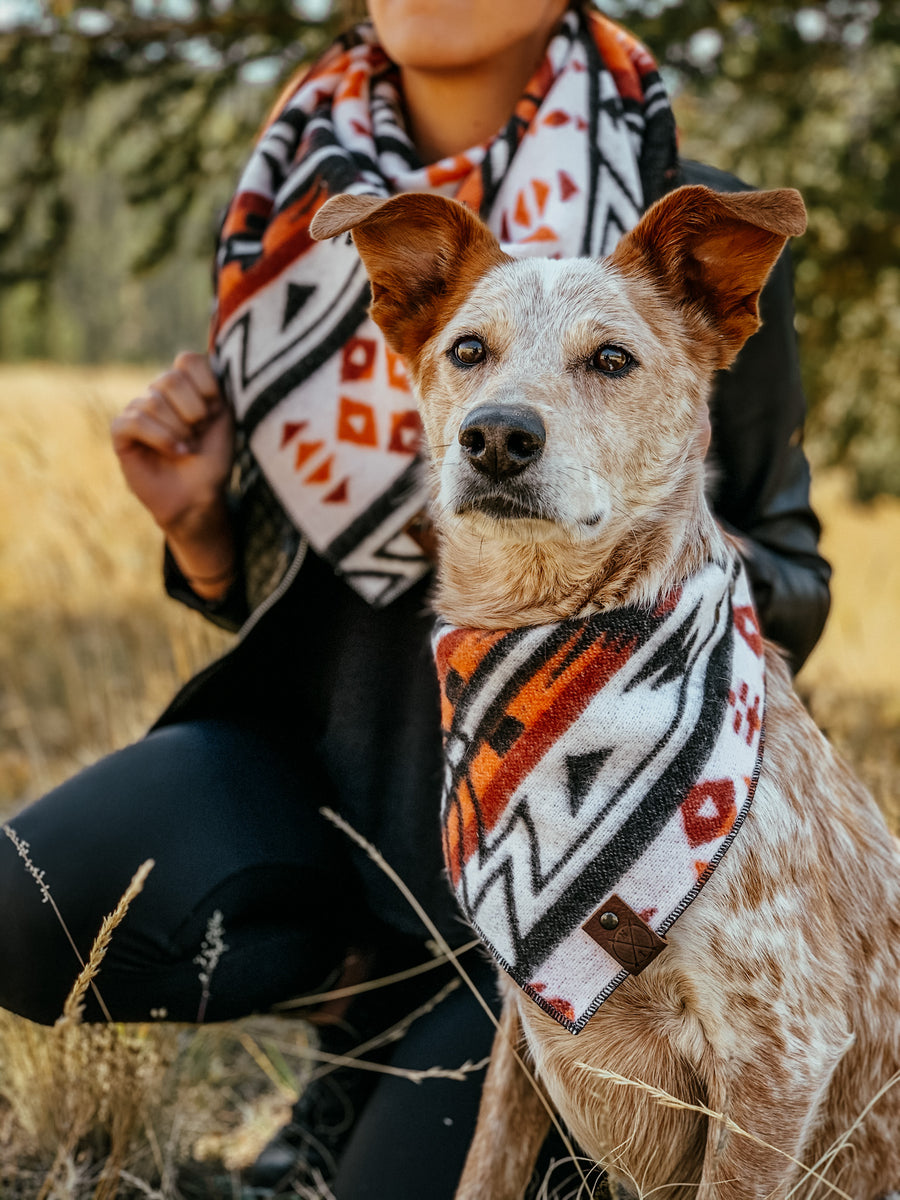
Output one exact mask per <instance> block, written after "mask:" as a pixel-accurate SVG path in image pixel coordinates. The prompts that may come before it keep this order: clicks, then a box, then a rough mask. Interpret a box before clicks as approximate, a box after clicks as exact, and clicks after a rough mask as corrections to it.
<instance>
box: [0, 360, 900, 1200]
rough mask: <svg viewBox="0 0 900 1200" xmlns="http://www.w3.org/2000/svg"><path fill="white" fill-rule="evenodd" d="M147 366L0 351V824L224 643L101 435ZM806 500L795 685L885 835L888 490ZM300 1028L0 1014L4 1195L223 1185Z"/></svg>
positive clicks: (893, 572)
mask: <svg viewBox="0 0 900 1200" xmlns="http://www.w3.org/2000/svg"><path fill="white" fill-rule="evenodd" d="M152 373H153V372H152V370H147V369H133V368H128V369H126V368H122V367H108V368H90V369H88V368H79V369H75V368H64V367H59V366H51V365H28V366H2V365H0V514H2V516H0V821H3V820H11V821H12V824H13V825H14V824H15V821H14V819H13V818H14V813H15V812H16V810H17V809H18V808H19V807H21V805H22V804H24V803H25V802H26V801H27V800H28V799H30V798H33V797H36V796H38V795H40V794H41V793H42V792H43V791H45V790H46V789H47V788H49V787H50V786H52V785H53V784H54V783H56V782H59V781H60V780H62V779H64V778H66V777H67V776H68V775H69V774H71V773H72V772H73V771H75V770H77V769H78V768H80V767H81V766H83V765H85V764H87V763H89V762H91V761H93V760H94V759H95V758H97V757H98V756H100V755H102V754H103V753H105V752H107V751H109V750H111V749H113V748H115V747H116V746H119V745H121V744H123V743H124V742H126V741H128V740H130V739H133V738H135V737H137V736H140V734H141V732H142V731H143V730H144V729H145V728H146V727H147V725H148V724H149V723H150V722H151V721H152V720H153V718H154V716H155V715H156V714H157V713H158V712H159V711H160V710H161V709H162V708H163V706H164V705H165V704H166V702H167V701H168V699H169V698H170V696H171V694H172V692H173V691H174V690H175V688H176V687H177V686H178V685H179V684H180V683H182V682H183V681H184V680H186V679H187V678H189V677H190V675H191V674H192V673H193V672H194V671H196V670H197V669H198V667H200V666H201V665H202V664H203V663H204V662H206V661H208V659H209V658H210V657H211V656H213V655H214V654H216V653H218V652H220V651H221V650H222V649H223V648H224V647H225V646H227V644H228V638H227V637H226V635H224V634H222V633H220V632H219V631H217V630H215V629H213V628H211V627H210V626H209V625H207V624H206V623H205V622H204V621H203V620H202V619H201V618H199V617H198V616H197V615H196V614H193V613H190V612H187V611H185V610H183V609H182V608H181V606H179V605H177V604H175V603H173V602H172V601H170V600H168V599H167V598H165V597H164V596H163V594H162V592H161V587H160V582H159V567H160V557H161V552H160V545H159V538H158V536H157V534H156V532H155V530H154V528H153V526H152V524H151V522H150V520H149V518H148V517H147V516H146V515H145V514H144V513H143V511H142V510H141V508H140V506H139V505H138V504H137V503H136V501H134V500H133V499H132V498H131V497H130V496H129V495H128V493H127V492H126V490H125V488H124V485H123V484H122V482H121V480H120V477H119V474H118V469H117V466H116V463H115V459H114V456H113V454H112V451H111V449H110V448H109V444H108V436H107V427H108V422H109V418H110V415H111V414H112V413H113V412H114V411H116V409H118V408H119V407H121V406H122V405H124V404H125V403H126V402H127V401H128V399H129V398H130V397H131V396H132V395H134V394H136V392H137V391H139V390H140V389H141V388H142V387H143V385H144V383H145V382H146V381H147V379H148V378H149V377H150V375H152ZM815 503H816V507H817V509H818V511H819V513H820V515H821V517H822V519H823V523H824V526H825V534H824V548H825V553H826V555H827V556H828V557H829V558H830V559H831V561H832V562H833V564H834V566H835V581H834V607H833V611H832V616H831V619H830V622H829V626H828V629H827V632H826V634H825V636H824V638H823V640H822V642H821V644H820V645H819V647H817V649H816V651H815V653H814V655H813V657H812V658H811V660H810V662H809V663H808V664H807V666H806V667H805V668H804V671H803V672H802V675H801V677H800V679H799V686H800V689H801V692H802V693H803V695H804V697H805V698H806V700H807V702H808V703H809V705H810V707H811V709H812V711H813V713H814V715H815V716H816V718H817V719H818V721H819V723H820V724H821V725H822V726H823V727H824V728H825V729H826V730H827V732H828V733H829V735H830V736H831V738H832V740H833V741H834V742H835V743H836V745H837V746H838V747H839V748H840V749H841V750H842V751H843V753H844V754H845V756H846V757H847V758H848V759H849V760H850V761H851V763H852V764H853V765H854V766H855V768H856V769H857V771H858V772H859V773H860V774H861V775H862V777H863V778H864V779H865V781H866V782H867V783H868V785H869V786H870V787H871V789H872V790H873V792H874V794H875V796H876V798H877V800H878V802H879V803H880V804H881V806H882V808H883V809H884V811H885V813H886V814H887V816H888V819H889V821H890V823H891V825H892V827H893V828H894V829H895V831H898V832H900V782H898V773H900V772H898V769H900V637H898V635H897V625H896V622H897V619H898V616H900V556H898V554H897V548H898V547H900V502H898V501H896V500H889V499H882V500H880V501H878V502H876V503H875V504H873V505H871V506H869V507H866V508H861V507H859V506H857V505H855V504H853V503H852V502H851V501H850V499H849V498H848V495H847V489H846V485H845V481H844V479H843V477H842V476H841V475H840V474H839V473H821V474H820V476H819V477H817V481H816V489H815ZM35 865H36V867H37V868H40V863H37V864H35ZM47 883H48V884H49V886H50V888H51V890H52V880H48V881H47ZM113 936H114V935H113ZM77 971H78V964H77V963H75V961H74V958H73V982H74V979H75V976H76V974H77ZM100 980H101V982H102V968H101V976H100ZM305 1044H306V1043H305V1034H304V1032H303V1029H302V1027H298V1023H296V1022H286V1021H284V1020H283V1019H277V1018H271V1017H269V1018H259V1019H256V1020H253V1021H249V1022H246V1023H240V1024H237V1025H234V1026H225V1027H218V1028H216V1029H212V1030H206V1031H201V1032H196V1031H188V1030H184V1029H176V1028H174V1027H154V1028H153V1029H152V1030H150V1029H145V1028H142V1027H128V1028H126V1027H122V1026H115V1025H112V1026H109V1027H104V1028H98V1029H88V1030H84V1029H81V1028H79V1027H77V1026H71V1025H70V1026H64V1027H62V1028H60V1029H58V1030H53V1031H45V1030H39V1029H37V1028H36V1027H34V1026H30V1025H29V1024H28V1023H26V1022H23V1021H18V1020H16V1019H14V1018H10V1017H8V1016H5V1015H3V1014H0V1200H7V1197H14V1196H15V1197H21V1198H31V1197H40V1198H41V1200H57V1198H58V1200H82V1198H86V1197H95V1198H96V1200H109V1198H111V1197H113V1196H115V1195H120V1196H129V1197H131V1196H138V1195H146V1196H154V1197H160V1198H162V1200H168V1197H170V1196H171V1197H176V1196H180V1195H188V1194H190V1193H189V1192H187V1191H185V1190H184V1184H183V1181H182V1182H178V1177H179V1170H180V1168H182V1167H183V1165H184V1163H185V1162H188V1161H190V1160H191V1159H202V1158H203V1157H211V1158H214V1159H219V1160H221V1161H222V1163H223V1164H224V1165H223V1167H222V1168H221V1170H222V1171H224V1178H225V1180H226V1182H227V1180H228V1178H230V1179H231V1181H232V1183H233V1184H234V1187H235V1188H237V1184H236V1176H235V1175H233V1174H232V1175H231V1176H229V1174H228V1173H229V1171H231V1172H233V1171H235V1170H236V1169H237V1168H239V1167H240V1166H241V1165H242V1164H243V1163H245V1162H247V1161H249V1160H250V1159H252V1157H253V1156H254V1154H255V1151H256V1150H257V1149H258V1147H259V1146H260V1145H261V1144H262V1143H263V1142H264V1141H265V1139H266V1137H267V1135H268V1133H269V1132H270V1131H271V1130H272V1129H273V1128H274V1127H275V1126H276V1125H277V1123H278V1122H279V1120H280V1119H281V1118H282V1117H283V1115H284V1113H285V1112H286V1108H287V1105H288V1103H289V1101H290V1099H291V1097H292V1096H293V1095H294V1094H295V1091H296V1086H297V1080H298V1078H299V1077H300V1076H301V1075H302V1073H303V1071H304V1069H305V1067H304V1059H303V1049H304V1046H305ZM222 1186H223V1187H224V1186H225V1185H224V1184H223V1185H222ZM196 1194H198V1195H199V1194H204V1193H202V1192H198V1193H196ZM210 1194H212V1193H210ZM218 1194H221V1195H228V1194H232V1192H231V1191H230V1190H227V1191H221V1192H219V1193H218ZM233 1194H235V1195H238V1194H239V1191H234V1193H233Z"/></svg>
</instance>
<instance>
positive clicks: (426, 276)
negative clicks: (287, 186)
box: [310, 192, 509, 358]
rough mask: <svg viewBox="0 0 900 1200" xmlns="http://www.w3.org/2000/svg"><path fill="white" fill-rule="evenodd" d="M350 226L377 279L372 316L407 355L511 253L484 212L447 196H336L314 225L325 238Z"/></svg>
mask: <svg viewBox="0 0 900 1200" xmlns="http://www.w3.org/2000/svg"><path fill="white" fill-rule="evenodd" d="M347 230H350V232H351V233H352V235H353V241H354V242H355V243H356V249H357V250H358V251H359V256H360V258H361V259H362V261H363V266H364V267H365V268H366V271H367V273H368V276H369V279H370V281H371V283H372V307H371V309H370V312H371V314H372V319H373V320H374V321H375V323H376V324H377V325H379V326H380V328H381V330H382V332H383V333H384V336H385V338H386V339H387V341H388V344H389V345H390V346H391V348H392V349H393V350H396V351H397V352H398V353H399V354H403V355H405V356H407V357H408V358H414V357H415V354H416V351H417V350H418V349H419V348H420V347H421V346H422V345H423V344H424V342H426V341H427V340H428V338H429V337H430V336H431V335H432V333H433V332H434V331H435V330H436V329H438V328H439V327H440V326H441V325H442V324H444V322H445V321H446V320H447V318H448V317H449V316H450V314H451V313H452V311H453V310H454V309H455V308H458V307H459V305H460V304H461V303H462V301H463V300H464V299H465V297H466V296H467V295H468V293H469V291H471V288H472V286H473V284H474V283H475V282H476V281H477V279H478V278H479V277H480V276H481V275H483V274H484V273H485V272H486V271H487V270H489V269H490V268H491V267H492V266H496V265H498V264H500V263H502V262H508V261H509V259H508V257H507V255H505V254H504V253H503V251H502V250H501V249H500V245H499V243H498V242H497V239H496V238H495V237H494V235H493V234H492V233H491V232H490V231H489V230H488V229H487V228H486V227H485V226H484V225H483V224H482V223H481V221H479V220H478V218H477V217H475V216H473V214H472V213H471V212H469V210H468V209H467V208H466V207H465V206H464V205H462V204H460V203H458V202H457V201H456V200H448V199H445V198H444V197H443V196H432V195H427V194H422V193H418V192H409V193H404V194H402V195H399V196H393V197H391V198H390V199H388V200H380V199H378V198H377V197H374V196H334V197H332V199H331V200H328V201H327V202H326V203H325V204H323V205H322V207H321V208H320V209H319V211H318V212H317V213H316V215H315V217H314V218H313V220H312V224H311V225H310V233H311V234H312V236H313V237H314V238H316V240H318V241H321V240H322V239H324V238H330V237H334V236H335V235H336V234H339V233H346V232H347Z"/></svg>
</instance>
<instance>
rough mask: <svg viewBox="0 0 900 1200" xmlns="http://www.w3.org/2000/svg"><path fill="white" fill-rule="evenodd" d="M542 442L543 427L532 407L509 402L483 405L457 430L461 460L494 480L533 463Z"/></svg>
mask: <svg viewBox="0 0 900 1200" xmlns="http://www.w3.org/2000/svg"><path fill="white" fill-rule="evenodd" d="M546 441H547V430H546V429H545V427H544V422H543V421H542V420H541V418H540V416H539V415H538V414H537V413H536V412H535V411H534V409H533V408H525V407H521V406H519V405H513V404H502V405H501V404H483V405H481V407H480V408H476V409H473V411H472V412H470V413H469V415H468V416H467V417H466V419H465V420H464V421H463V423H462V425H461V426H460V429H459V444H460V446H462V449H463V457H464V459H465V460H466V461H467V462H468V463H470V465H471V466H472V467H473V468H474V469H475V470H476V471H478V472H480V474H482V475H487V476H488V477H489V478H491V479H494V480H496V481H497V482H500V481H501V480H505V479H511V478H512V477H513V476H514V475H519V474H521V472H522V471H524V470H525V468H526V467H529V466H531V464H532V463H534V462H537V460H538V459H539V458H540V457H541V454H542V453H543V450H544V444H545V443H546Z"/></svg>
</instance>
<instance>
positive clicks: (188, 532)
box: [161, 495, 237, 600]
mask: <svg viewBox="0 0 900 1200" xmlns="http://www.w3.org/2000/svg"><path fill="white" fill-rule="evenodd" d="M161 528H162V530H163V533H164V534H165V538H166V543H167V545H168V547H169V550H170V552H171V554H172V557H173V558H174V559H175V562H176V564H177V565H178V569H179V570H180V571H181V573H182V575H184V577H185V579H186V580H187V582H188V583H189V584H190V586H191V589H192V591H194V592H196V594H197V595H198V596H200V597H201V598H202V599H204V600H219V599H221V597H222V596H224V595H225V593H226V592H227V591H228V589H229V587H230V586H231V584H232V583H233V582H234V580H235V578H236V576H237V545H236V542H235V537H234V529H233V526H232V522H231V515H230V513H229V511H228V506H227V504H226V502H225V497H224V495H223V496H222V497H221V499H217V500H216V501H214V502H213V503H212V504H211V505H209V506H204V507H203V508H199V509H192V510H191V511H190V512H187V513H183V514H181V515H180V516H179V517H178V519H177V520H175V521H172V522H169V523H168V524H167V525H165V526H162V527H161Z"/></svg>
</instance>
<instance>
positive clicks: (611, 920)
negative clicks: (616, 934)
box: [600, 912, 619, 929]
mask: <svg viewBox="0 0 900 1200" xmlns="http://www.w3.org/2000/svg"><path fill="white" fill-rule="evenodd" d="M618 924H619V918H618V917H617V916H616V914H615V913H614V912H605V913H601V914H600V925H601V927H602V928H603V929H616V928H617V927H618Z"/></svg>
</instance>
